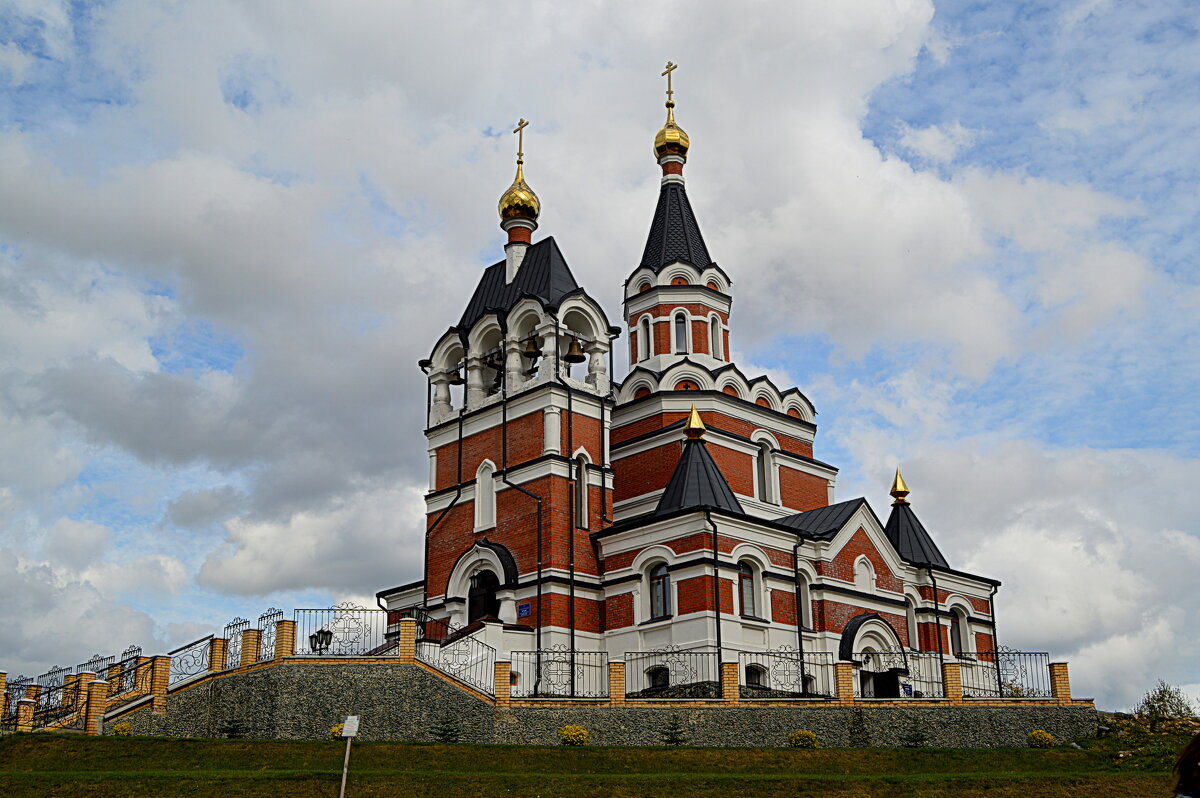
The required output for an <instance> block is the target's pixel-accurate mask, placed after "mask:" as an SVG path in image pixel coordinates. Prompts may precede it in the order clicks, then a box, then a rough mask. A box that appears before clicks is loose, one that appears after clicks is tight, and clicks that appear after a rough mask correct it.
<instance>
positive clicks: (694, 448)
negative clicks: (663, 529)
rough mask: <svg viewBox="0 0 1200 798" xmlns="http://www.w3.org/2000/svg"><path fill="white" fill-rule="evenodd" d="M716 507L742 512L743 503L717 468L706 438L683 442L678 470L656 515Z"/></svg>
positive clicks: (662, 498) (657, 508) (677, 464)
mask: <svg viewBox="0 0 1200 798" xmlns="http://www.w3.org/2000/svg"><path fill="white" fill-rule="evenodd" d="M686 509H691V510H703V509H717V510H728V511H730V512H735V513H742V512H743V511H742V505H741V504H739V503H738V500H737V497H736V496H734V495H733V490H732V489H731V488H730V487H729V483H728V482H726V481H725V475H724V474H722V473H721V469H719V468H717V464H716V462H714V461H713V459H712V455H711V454H709V453H708V446H707V445H705V443H704V441H703V440H700V439H691V440H688V441H685V442H684V444H683V454H682V455H681V456H680V457H679V462H678V463H676V465H675V473H673V474H671V481H670V482H668V483H667V487H666V490H664V491H663V494H662V496H661V497H659V500H658V507H656V508H655V510H654V514H655V515H667V514H668V513H673V512H676V511H679V510H686Z"/></svg>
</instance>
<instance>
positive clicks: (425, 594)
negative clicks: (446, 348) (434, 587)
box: [421, 398, 467, 628]
mask: <svg viewBox="0 0 1200 798" xmlns="http://www.w3.org/2000/svg"><path fill="white" fill-rule="evenodd" d="M466 409H467V408H466V399H465V398H464V399H463V407H460V408H459V409H458V446H457V449H458V466H457V473H458V476H457V477H456V478H455V479H456V481H457V482H458V487H456V488H455V490H454V498H453V499H451V500H450V503H449V504H448V505H446V509H445V510H442V512H441V514H440V515H438V517H437V518H435V519H434V520H433V523H432V524H431V525H430V526H429V527H427V528H426V529H425V584H424V585H422V587H421V593H422V598H423V601H422V602H421V603H422V604H423V605H425V606H429V536H430V535H431V534H432V533H433V530H435V529H437V526H438V524H440V523H442V519H443V518H445V517H446V514H447V513H449V512H450V511H451V510H453V509H454V505H456V504H458V500H459V499H460V498H462V453H463V437H462V436H463V413H465V412H466ZM447 628H449V623H447Z"/></svg>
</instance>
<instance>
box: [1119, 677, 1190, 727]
mask: <svg viewBox="0 0 1200 798" xmlns="http://www.w3.org/2000/svg"><path fill="white" fill-rule="evenodd" d="M1133 713H1134V714H1135V715H1144V716H1145V717H1148V718H1149V719H1150V731H1157V729H1158V724H1159V721H1161V720H1163V719H1165V718H1190V717H1192V716H1193V715H1195V714H1196V708H1195V707H1193V706H1192V702H1191V701H1189V700H1188V697H1187V696H1185V695H1184V694H1183V691H1182V690H1180V689H1179V688H1178V687H1173V686H1172V685H1169V684H1167V683H1166V682H1164V681H1163V680H1162V679H1159V680H1158V684H1156V685H1155V686H1154V689H1153V690H1151V691H1149V692H1148V693H1146V694H1145V695H1144V696H1142V700H1141V701H1139V702H1138V705H1137V706H1136V707H1134V708H1133Z"/></svg>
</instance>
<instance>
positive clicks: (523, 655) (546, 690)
mask: <svg viewBox="0 0 1200 798" xmlns="http://www.w3.org/2000/svg"><path fill="white" fill-rule="evenodd" d="M510 660H511V662H512V674H513V681H512V691H511V694H512V697H513V698H607V697H608V654H607V653H606V652H604V651H571V650H569V649H565V648H553V649H543V650H541V651H512V652H510Z"/></svg>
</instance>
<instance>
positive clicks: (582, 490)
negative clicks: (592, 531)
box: [575, 453, 588, 529]
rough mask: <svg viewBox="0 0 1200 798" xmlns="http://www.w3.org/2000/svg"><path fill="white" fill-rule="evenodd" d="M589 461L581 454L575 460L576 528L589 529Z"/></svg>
mask: <svg viewBox="0 0 1200 798" xmlns="http://www.w3.org/2000/svg"><path fill="white" fill-rule="evenodd" d="M587 466H588V459H587V455H585V454H582V453H581V454H580V455H579V456H578V457H576V458H575V526H576V527H578V528H579V529H587V528H588V472H587Z"/></svg>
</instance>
